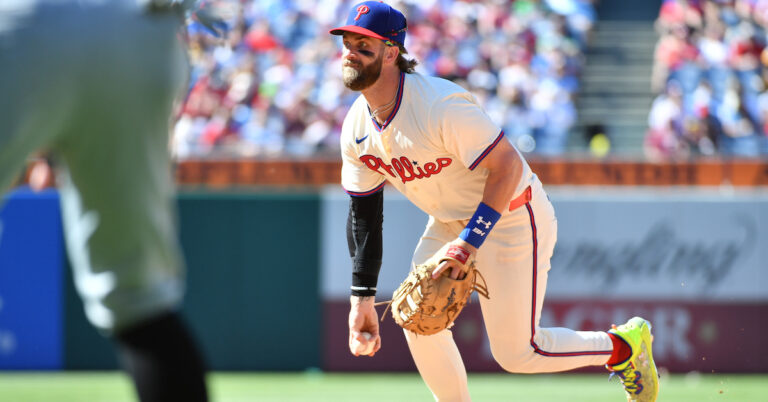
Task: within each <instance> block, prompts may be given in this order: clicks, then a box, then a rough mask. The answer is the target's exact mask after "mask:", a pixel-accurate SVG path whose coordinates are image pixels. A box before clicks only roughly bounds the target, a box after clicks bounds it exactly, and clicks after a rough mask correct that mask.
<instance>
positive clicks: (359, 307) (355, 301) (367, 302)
mask: <svg viewBox="0 0 768 402" xmlns="http://www.w3.org/2000/svg"><path fill="white" fill-rule="evenodd" d="M349 302H350V308H349V351H350V353H352V354H353V355H355V356H358V354H357V353H355V348H354V344H355V342H354V341H356V342H359V343H362V344H366V343H368V342H375V345H374V347H373V352H371V353H370V354H369V355H368V356H371V357H372V356H373V355H375V354H376V352H378V351H379V349H381V336H379V314H378V313H377V312H376V309H375V308H374V297H373V296H350V298H349ZM363 332H368V333H369V334H371V335H372V336H373V337H372V338H371V339H370V340H366V339H365V337H364V336H363V335H362V333H363Z"/></svg>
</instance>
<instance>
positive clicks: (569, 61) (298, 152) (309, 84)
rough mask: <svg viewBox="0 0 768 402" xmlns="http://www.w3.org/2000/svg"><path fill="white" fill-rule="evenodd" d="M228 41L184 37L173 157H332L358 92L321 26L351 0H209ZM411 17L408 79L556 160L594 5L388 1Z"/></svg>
mask: <svg viewBox="0 0 768 402" xmlns="http://www.w3.org/2000/svg"><path fill="white" fill-rule="evenodd" d="M218 2H219V3H221V4H218V6H220V7H223V9H224V10H225V11H227V12H226V15H227V16H228V17H227V18H226V22H227V26H228V34H227V35H226V36H225V37H223V38H217V37H214V36H212V35H211V34H210V33H209V32H208V31H206V29H205V28H204V27H202V26H201V25H199V24H197V23H194V22H193V23H192V24H190V26H189V29H188V41H189V49H190V59H191V62H192V65H193V70H192V78H191V81H190V88H189V92H188V94H187V98H186V100H185V102H184V103H183V106H182V108H181V109H180V111H179V115H178V116H177V117H178V121H177V123H176V126H175V130H174V131H175V132H174V139H173V150H174V153H175V155H176V157H177V158H179V159H184V158H190V157H210V156H217V157H221V156H234V157H249V156H259V157H268V156H283V155H289V156H314V157H317V156H323V155H326V154H327V155H333V156H334V157H335V156H337V155H338V136H339V133H340V129H341V122H342V120H343V117H344V114H345V113H346V111H347V109H348V107H349V105H351V103H352V101H353V100H354V99H355V97H356V96H357V93H355V92H352V91H349V90H347V89H346V88H345V87H344V86H343V84H342V81H341V68H340V62H341V59H340V57H341V43H340V40H339V39H338V37H334V36H331V35H329V34H328V29H330V28H331V27H332V26H334V25H337V24H338V23H339V22H340V21H342V20H343V19H344V18H345V17H346V13H347V10H349V8H350V7H351V6H352V5H353V4H354V2H352V1H349V0H317V1H300V0H288V1H284V0H259V1H251V0H230V1H227V0H218ZM389 3H390V4H391V5H392V6H393V7H395V8H398V9H400V10H402V11H403V12H404V14H405V15H406V17H407V19H408V32H407V39H406V41H405V42H406V43H405V46H406V48H407V49H408V52H409V54H410V56H412V57H415V58H416V59H417V60H418V61H419V62H420V64H419V65H418V66H417V71H418V72H421V73H425V74H430V75H437V76H441V77H444V78H448V79H451V80H453V81H454V82H456V83H458V84H460V85H462V86H463V87H465V88H467V89H468V90H470V91H471V92H473V93H474V94H475V96H477V98H478V99H479V100H480V102H481V103H482V104H483V106H484V108H485V109H486V110H487V111H488V113H489V114H490V115H491V117H492V118H493V119H494V120H495V121H496V122H497V123H498V124H499V125H500V126H501V127H503V129H504V130H505V132H506V133H507V135H508V137H509V138H511V139H512V140H513V142H514V143H515V144H516V145H517V146H518V147H519V148H520V149H521V150H523V151H525V152H536V153H541V154H560V153H562V152H563V151H564V148H565V143H566V137H567V135H568V132H569V130H570V128H571V127H572V126H573V124H574V123H575V122H576V109H575V106H574V103H573V97H574V94H576V93H577V92H578V90H579V74H580V69H581V67H582V64H583V60H582V58H583V50H584V47H585V43H586V41H587V37H588V35H589V32H590V29H591V27H592V24H593V23H594V21H595V12H594V7H593V5H592V0H495V1H483V2H477V1H472V0H464V1H460V0H419V1H417V0H410V1H391V2H389Z"/></svg>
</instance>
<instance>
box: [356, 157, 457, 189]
mask: <svg viewBox="0 0 768 402" xmlns="http://www.w3.org/2000/svg"><path fill="white" fill-rule="evenodd" d="M360 161H361V162H363V163H364V164H365V166H366V167H367V168H368V169H371V170H373V171H374V172H376V173H379V174H384V172H382V171H380V170H379V169H384V171H386V172H387V173H389V175H390V176H392V177H400V180H402V181H403V183H407V182H409V181H411V180H414V179H426V178H427V177H430V176H432V175H435V174H438V173H440V172H441V171H442V170H443V168H444V167H447V166H449V165H450V164H451V162H453V159H451V158H437V160H436V161H435V162H427V163H426V164H425V165H424V168H423V169H422V168H421V166H416V169H415V170H414V167H413V163H411V161H410V159H408V158H406V157H405V156H401V157H400V158H392V164H391V165H388V164H386V163H385V162H384V161H383V160H382V159H381V158H379V157H378V156H373V155H363V156H361V157H360Z"/></svg>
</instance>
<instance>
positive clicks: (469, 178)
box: [341, 73, 533, 221]
mask: <svg viewBox="0 0 768 402" xmlns="http://www.w3.org/2000/svg"><path fill="white" fill-rule="evenodd" d="M499 141H507V140H506V138H504V132H503V131H502V130H501V129H500V128H499V127H498V126H497V125H496V124H494V123H493V122H492V121H491V119H490V117H488V115H487V114H486V113H485V112H484V111H483V110H482V108H481V107H480V105H479V104H478V103H477V100H476V99H475V97H474V96H473V95H472V94H470V93H469V92H467V91H466V90H464V89H463V88H461V87H460V86H458V85H456V84H454V83H452V82H450V81H447V80H444V79H441V78H436V77H427V76H423V75H420V74H417V73H413V74H405V73H401V75H400V82H399V87H398V91H397V95H396V102H395V106H394V108H393V112H392V114H391V115H390V116H389V118H388V119H387V121H385V122H384V124H382V125H380V124H379V123H378V122H376V120H374V119H373V117H372V116H371V114H370V110H369V108H368V104H367V103H366V101H365V98H364V97H363V96H362V95H361V96H360V97H358V98H357V100H356V101H355V102H354V104H353V105H352V107H351V108H350V110H349V112H348V113H347V116H346V118H345V119H344V125H343V127H342V130H341V149H342V158H343V165H342V170H341V184H342V186H343V187H344V189H345V190H346V191H347V193H348V194H350V195H352V196H366V195H370V194H373V193H375V192H377V191H380V190H381V189H382V187H383V186H384V184H385V183H386V182H387V181H389V183H390V184H392V186H394V187H395V188H396V189H398V190H399V191H400V192H402V193H403V194H404V195H405V196H406V197H407V198H408V199H409V200H410V201H411V202H413V203H414V205H416V206H417V207H419V208H420V209H421V210H423V211H424V212H426V213H427V214H429V215H431V216H434V217H435V218H437V219H439V220H441V221H451V220H462V219H469V218H470V217H471V216H472V214H473V213H474V212H475V209H477V205H478V204H479V203H480V201H481V200H482V197H483V189H484V188H485V181H486V178H487V176H488V172H487V170H485V169H482V168H478V165H479V164H480V162H482V160H483V159H484V158H485V157H486V156H487V155H488V154H489V153H490V152H491V151H492V150H493V148H494V147H495V146H496V145H497V144H498V143H499ZM520 157H521V159H522V160H523V175H522V179H521V180H520V183H518V184H517V188H516V190H515V194H520V193H521V192H522V191H523V190H524V189H525V188H526V187H527V186H528V185H529V184H530V183H531V181H532V180H533V178H532V177H533V174H532V172H531V169H530V167H529V166H528V164H527V163H526V162H525V160H524V159H523V158H522V155H521V156H520ZM501 212H506V211H501Z"/></svg>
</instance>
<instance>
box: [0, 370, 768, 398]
mask: <svg viewBox="0 0 768 402" xmlns="http://www.w3.org/2000/svg"><path fill="white" fill-rule="evenodd" d="M607 378H608V376H607V375H586V374H558V375H533V376H528V375H511V374H471V375H470V379H469V383H470V390H471V392H472V397H473V400H475V401H478V402H482V401H520V402H550V401H551V402H580V401H583V402H620V401H624V399H623V395H622V391H621V389H620V385H619V384H618V382H616V381H615V380H614V381H612V382H611V383H609V382H608V380H607ZM210 384H211V389H212V394H213V401H217V402H246V401H273V402H298V401H313V402H315V401H328V402H331V401H333V402H345V401H349V402H352V401H360V402H410V401H431V400H432V398H431V395H430V394H429V392H428V391H427V389H426V387H425V386H424V384H423V383H422V382H421V379H420V378H419V377H418V375H416V374H389V373H387V374H337V373H320V372H306V373H290V374H276V373H214V374H212V375H211V376H210ZM0 401H2V402H43V401H45V402H54V401H55V402H129V401H133V391H132V389H131V387H130V384H129V382H128V380H127V378H126V377H124V376H123V375H122V374H120V373H116V372H64V373H8V372H0ZM659 401H660V402H687V401H690V402H693V401H696V402H701V401H732V402H766V401H768V375H737V374H722V375H700V374H687V375H682V374H677V375H666V376H663V377H662V381H661V394H660V395H659Z"/></svg>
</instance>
